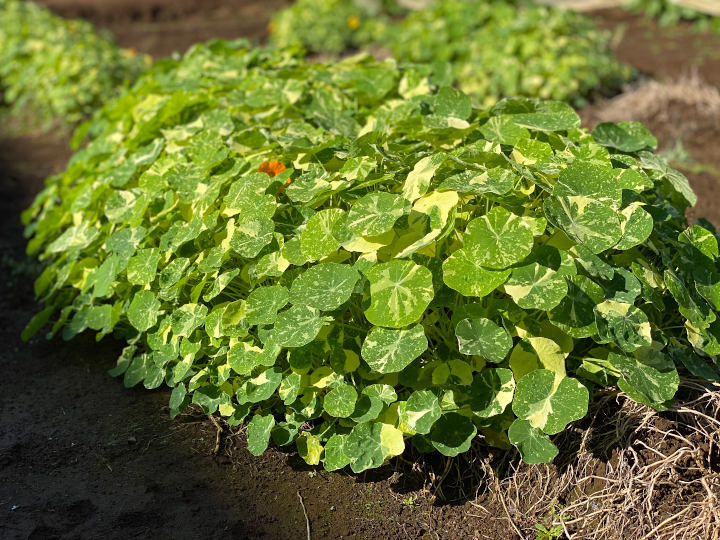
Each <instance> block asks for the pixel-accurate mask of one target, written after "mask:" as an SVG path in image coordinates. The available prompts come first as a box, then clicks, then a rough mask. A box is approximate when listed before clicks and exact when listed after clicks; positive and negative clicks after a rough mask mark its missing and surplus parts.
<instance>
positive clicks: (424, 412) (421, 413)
mask: <svg viewBox="0 0 720 540" xmlns="http://www.w3.org/2000/svg"><path fill="white" fill-rule="evenodd" d="M441 414H442V410H441V409H440V402H439V401H438V398H437V396H436V395H435V394H433V393H432V392H431V391H430V390H416V391H415V392H413V393H412V394H410V397H409V398H408V400H407V401H406V402H405V403H404V404H403V406H402V407H401V408H398V415H399V417H400V422H402V423H403V424H406V425H407V426H408V427H409V428H410V429H411V430H413V431H415V432H416V433H421V434H425V433H430V429H431V428H432V426H433V424H434V423H435V422H436V421H437V419H438V418H440V415H441Z"/></svg>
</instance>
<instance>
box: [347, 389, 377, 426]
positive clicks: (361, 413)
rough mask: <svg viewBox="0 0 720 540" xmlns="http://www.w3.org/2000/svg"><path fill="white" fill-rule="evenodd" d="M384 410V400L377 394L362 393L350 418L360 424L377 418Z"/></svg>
mask: <svg viewBox="0 0 720 540" xmlns="http://www.w3.org/2000/svg"><path fill="white" fill-rule="evenodd" d="M382 410H383V401H382V400H381V399H380V398H378V397H375V396H371V395H368V394H365V393H364V392H363V393H362V394H360V397H359V398H358V400H357V403H356V404H355V410H354V411H353V412H352V414H351V415H350V419H351V420H352V421H353V422H356V423H358V424H360V423H362V422H369V421H370V420H375V419H376V418H377V417H378V416H379V415H380V413H381V412H382Z"/></svg>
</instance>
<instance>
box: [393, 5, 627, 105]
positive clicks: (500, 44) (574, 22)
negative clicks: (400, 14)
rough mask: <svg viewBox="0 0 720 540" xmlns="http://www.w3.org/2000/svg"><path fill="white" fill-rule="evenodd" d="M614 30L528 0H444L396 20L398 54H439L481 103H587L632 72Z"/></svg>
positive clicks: (431, 57)
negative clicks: (615, 46) (619, 54)
mask: <svg viewBox="0 0 720 540" xmlns="http://www.w3.org/2000/svg"><path fill="white" fill-rule="evenodd" d="M610 37H611V35H610V33H609V32H606V31H603V30H600V29H598V28H597V27H596V26H595V24H594V22H593V21H592V20H591V19H589V18H588V17H585V16H583V15H580V14H578V13H574V12H571V11H564V10H559V9H555V8H552V7H546V6H533V5H532V4H526V3H524V2H518V3H517V5H515V3H512V2H507V1H497V0H494V1H489V2H476V1H474V0H438V1H437V2H435V3H434V4H432V6H431V7H430V8H428V9H425V10H420V11H417V12H415V13H412V14H410V15H409V16H408V17H407V18H406V19H405V20H404V21H402V22H400V23H398V24H396V25H390V26H389V27H388V29H387V33H386V36H385V43H386V44H387V45H388V46H389V47H390V48H391V49H392V51H393V53H394V54H395V56H396V58H397V59H398V60H400V61H409V62H428V63H432V62H436V63H438V64H439V66H438V69H449V71H450V73H449V74H448V75H449V76H450V77H451V80H454V81H456V84H457V86H458V87H459V88H460V89H461V90H463V91H464V92H465V93H467V94H469V95H470V96H472V97H474V98H475V99H476V100H477V101H478V102H479V103H481V104H483V105H485V106H491V105H492V104H494V103H495V102H496V101H497V100H498V99H500V98H502V97H505V96H526V97H540V98H544V99H556V100H562V101H570V102H573V103H575V104H581V103H582V102H583V98H584V97H586V96H588V95H589V94H590V93H591V92H592V91H594V90H598V89H605V90H607V89H614V88H617V87H618V86H619V85H620V84H621V83H622V82H623V81H626V80H628V79H629V78H630V77H631V76H632V70H631V69H630V68H629V67H628V66H625V65H623V64H621V63H620V62H618V61H617V60H616V59H615V58H614V56H613V54H612V52H611V50H610V48H609V42H610Z"/></svg>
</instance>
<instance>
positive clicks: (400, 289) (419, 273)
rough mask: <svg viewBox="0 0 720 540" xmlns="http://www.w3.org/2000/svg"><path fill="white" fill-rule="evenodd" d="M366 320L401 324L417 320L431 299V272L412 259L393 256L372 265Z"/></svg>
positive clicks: (387, 324) (433, 293)
mask: <svg viewBox="0 0 720 540" xmlns="http://www.w3.org/2000/svg"><path fill="white" fill-rule="evenodd" d="M366 277H367V279H368V280H369V281H370V307H368V309H367V310H366V311H365V316H366V317H367V319H368V321H370V322H371V323H372V324H374V325H377V326H388V327H391V328H402V327H403V326H407V325H409V324H411V323H413V322H415V321H417V320H418V319H419V318H420V316H421V315H422V314H423V312H424V311H425V309H427V307H428V305H429V304H430V302H431V301H432V299H433V296H434V295H435V292H434V290H433V284H432V274H431V273H430V270H428V269H427V268H425V267H424V266H420V265H418V264H415V263H414V262H412V261H404V260H395V261H390V262H387V263H382V264H378V265H376V266H374V267H373V268H371V269H370V270H369V271H368V272H367V274H366Z"/></svg>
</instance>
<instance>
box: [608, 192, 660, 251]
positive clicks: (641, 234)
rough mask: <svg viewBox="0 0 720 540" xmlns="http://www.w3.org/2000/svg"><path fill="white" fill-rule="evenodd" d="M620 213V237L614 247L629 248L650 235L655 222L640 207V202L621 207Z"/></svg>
mask: <svg viewBox="0 0 720 540" xmlns="http://www.w3.org/2000/svg"><path fill="white" fill-rule="evenodd" d="M621 215H622V221H621V223H620V228H621V229H622V237H621V238H620V241H619V242H618V243H617V244H616V245H615V249H620V250H626V249H630V248H632V247H635V246H637V245H639V244H642V243H643V242H644V241H645V240H647V239H648V238H649V237H650V235H651V234H652V231H653V227H654V225H655V223H654V221H653V218H652V216H651V215H650V214H648V213H647V212H646V211H645V210H644V209H643V208H642V205H641V204H640V203H633V204H631V205H630V206H628V207H627V208H623V210H622V212H621Z"/></svg>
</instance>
